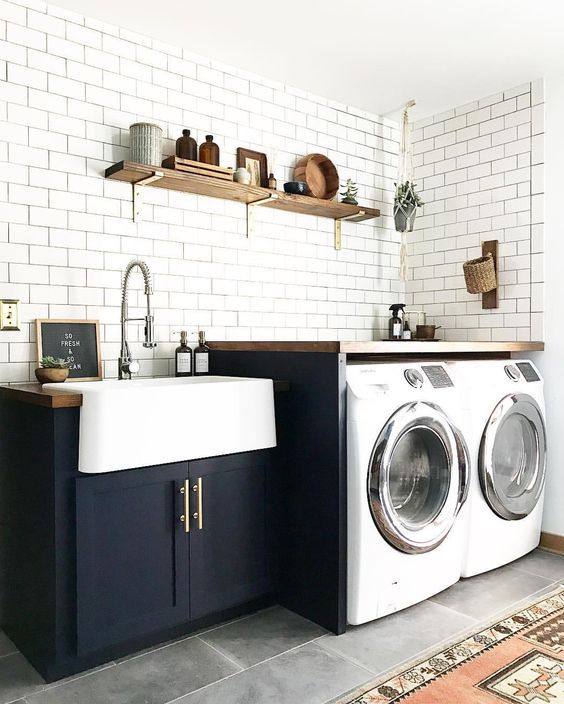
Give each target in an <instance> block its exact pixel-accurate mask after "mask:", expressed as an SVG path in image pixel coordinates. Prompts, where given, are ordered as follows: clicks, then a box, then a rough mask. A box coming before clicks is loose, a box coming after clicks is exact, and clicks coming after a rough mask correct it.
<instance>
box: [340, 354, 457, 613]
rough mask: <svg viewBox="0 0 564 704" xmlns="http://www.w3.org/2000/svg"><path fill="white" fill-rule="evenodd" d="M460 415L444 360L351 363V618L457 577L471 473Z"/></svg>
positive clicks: (420, 596) (391, 606)
mask: <svg viewBox="0 0 564 704" xmlns="http://www.w3.org/2000/svg"><path fill="white" fill-rule="evenodd" d="M460 421H461V408H460V399H459V395H458V393H457V389H456V387H455V386H454V383H453V381H452V379H451V377H450V374H449V372H448V371H447V368H446V365H445V364H442V363H434V362H430V363H428V364H426V363H417V364H416V363H402V364H386V363H376V364H358V365H356V364H350V365H348V366H347V448H348V449H347V476H348V564H347V573H348V607H347V617H348V622H349V623H350V624H359V623H365V622H366V621H371V620H373V619H376V618H380V617H381V616H385V615H386V614H389V613H391V612H393V611H397V610H399V609H403V608H405V607H407V606H411V605H412V604H415V603H417V602H420V601H423V600H424V599H427V598H428V597H430V596H432V595H433V594H437V593H438V592H440V591H442V590H443V589H446V588H447V587H449V586H450V585H451V584H454V583H455V582H457V581H458V580H459V578H460V570H461V558H462V554H463V550H464V546H465V542H466V521H465V511H464V510H462V511H461V509H462V507H463V504H464V502H465V500H466V495H467V490H468V479H469V476H468V469H469V468H468V462H469V460H468V452H467V449H466V443H465V440H464V438H463V436H462V434H461V431H460V430H459V424H460Z"/></svg>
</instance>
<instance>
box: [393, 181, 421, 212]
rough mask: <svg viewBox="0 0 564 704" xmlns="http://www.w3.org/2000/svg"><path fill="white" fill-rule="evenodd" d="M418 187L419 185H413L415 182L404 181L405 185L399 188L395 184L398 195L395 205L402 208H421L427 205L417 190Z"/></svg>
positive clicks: (395, 197)
mask: <svg viewBox="0 0 564 704" xmlns="http://www.w3.org/2000/svg"><path fill="white" fill-rule="evenodd" d="M416 185H417V184H416V183H413V181H404V182H403V183H400V184H399V186H398V184H397V183H395V184H394V186H395V187H396V194H395V196H394V203H395V204H396V205H400V206H401V207H402V208H407V207H409V206H415V207H416V208H420V207H421V206H422V205H425V204H424V203H423V201H422V200H421V197H420V196H419V194H418V193H417V191H416V190H415V186H416Z"/></svg>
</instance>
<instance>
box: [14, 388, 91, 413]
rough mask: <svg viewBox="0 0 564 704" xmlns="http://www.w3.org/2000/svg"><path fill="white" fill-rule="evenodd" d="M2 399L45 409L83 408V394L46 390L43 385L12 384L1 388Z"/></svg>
mask: <svg viewBox="0 0 564 704" xmlns="http://www.w3.org/2000/svg"><path fill="white" fill-rule="evenodd" d="M0 398H5V399H8V400H10V401H23V402H24V403H31V404H33V405H34V406H43V407H45V408H76V407H77V406H82V394H79V393H72V392H69V391H58V390H55V389H44V388H43V386H41V384H37V383H35V382H34V383H31V384H12V385H11V386H0Z"/></svg>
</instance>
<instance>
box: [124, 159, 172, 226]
mask: <svg viewBox="0 0 564 704" xmlns="http://www.w3.org/2000/svg"><path fill="white" fill-rule="evenodd" d="M163 177H164V173H163V172H162V171H153V173H152V174H151V175H150V176H147V177H146V178H142V179H141V180H139V181H136V182H135V183H132V184H131V187H132V189H133V222H141V220H142V219H143V214H142V211H141V209H142V207H143V190H142V187H143V186H147V185H148V184H149V183H153V181H158V180H159V179H161V178H163Z"/></svg>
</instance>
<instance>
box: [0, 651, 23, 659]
mask: <svg viewBox="0 0 564 704" xmlns="http://www.w3.org/2000/svg"><path fill="white" fill-rule="evenodd" d="M19 652H20V651H19V650H18V649H17V648H16V649H15V650H12V651H11V652H9V653H4V655H0V660H2V658H9V657H10V655H17V654H18V653H19Z"/></svg>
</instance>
